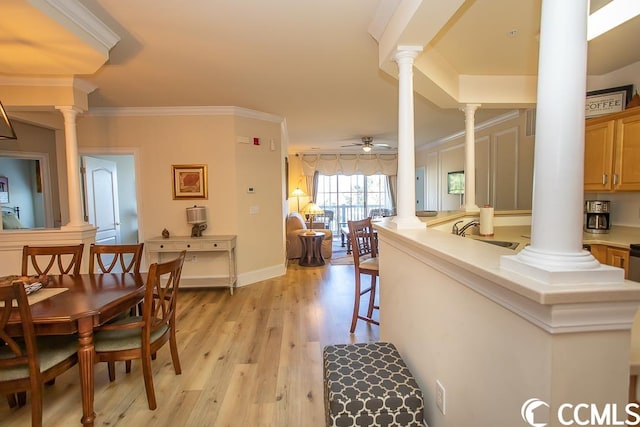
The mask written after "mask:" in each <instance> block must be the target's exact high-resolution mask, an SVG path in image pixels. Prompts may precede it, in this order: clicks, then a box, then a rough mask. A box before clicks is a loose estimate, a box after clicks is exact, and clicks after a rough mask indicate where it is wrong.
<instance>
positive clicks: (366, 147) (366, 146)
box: [362, 145, 371, 153]
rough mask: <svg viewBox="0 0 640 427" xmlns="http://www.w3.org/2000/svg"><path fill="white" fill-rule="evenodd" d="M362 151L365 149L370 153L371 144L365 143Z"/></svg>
mask: <svg viewBox="0 0 640 427" xmlns="http://www.w3.org/2000/svg"><path fill="white" fill-rule="evenodd" d="M362 151H364V152H365V153H368V152H369V151H371V146H370V145H363V146H362Z"/></svg>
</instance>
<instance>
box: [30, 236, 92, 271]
mask: <svg viewBox="0 0 640 427" xmlns="http://www.w3.org/2000/svg"><path fill="white" fill-rule="evenodd" d="M83 249H84V244H83V243H80V244H78V245H67V246H28V245H27V246H24V247H23V248H22V275H23V276H27V275H29V274H30V270H32V271H33V272H35V274H38V275H42V274H49V273H50V272H52V270H53V266H54V265H56V266H57V267H58V270H57V271H56V272H55V273H57V274H72V275H77V274H79V273H80V264H81V262H82V251H83ZM30 267H31V269H30Z"/></svg>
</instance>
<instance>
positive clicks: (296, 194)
mask: <svg viewBox="0 0 640 427" xmlns="http://www.w3.org/2000/svg"><path fill="white" fill-rule="evenodd" d="M291 195H292V196H293V197H302V196H306V194H305V192H304V191H302V189H300V188H296V189H295V190H293V191H292V192H291Z"/></svg>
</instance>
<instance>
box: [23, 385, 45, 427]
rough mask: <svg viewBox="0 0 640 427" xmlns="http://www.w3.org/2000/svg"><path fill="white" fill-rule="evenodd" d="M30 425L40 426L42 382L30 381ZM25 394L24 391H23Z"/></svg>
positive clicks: (33, 426) (32, 426)
mask: <svg viewBox="0 0 640 427" xmlns="http://www.w3.org/2000/svg"><path fill="white" fill-rule="evenodd" d="M31 390H32V391H31V427H42V395H43V394H44V386H43V385H42V383H40V384H34V382H33V380H32V383H31ZM24 394H25V395H26V394H27V393H26V392H25V393H24Z"/></svg>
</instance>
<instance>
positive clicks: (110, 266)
mask: <svg viewBox="0 0 640 427" xmlns="http://www.w3.org/2000/svg"><path fill="white" fill-rule="evenodd" d="M143 248H144V243H139V244H129V245H104V244H96V243H92V244H91V246H90V247H89V273H111V272H119V273H139V272H140V263H141V261H142V249H143ZM138 313H142V303H140V304H138ZM127 315H131V316H135V315H136V307H135V306H134V307H132V308H131V310H130V312H129V313H123V314H122V315H121V316H119V317H117V318H116V321H117V320H120V319H122V318H124V317H126V316H127ZM107 371H108V374H109V380H110V381H114V380H115V379H116V368H115V362H114V361H110V362H108V369H107ZM125 372H126V373H130V372H131V360H126V361H125Z"/></svg>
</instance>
